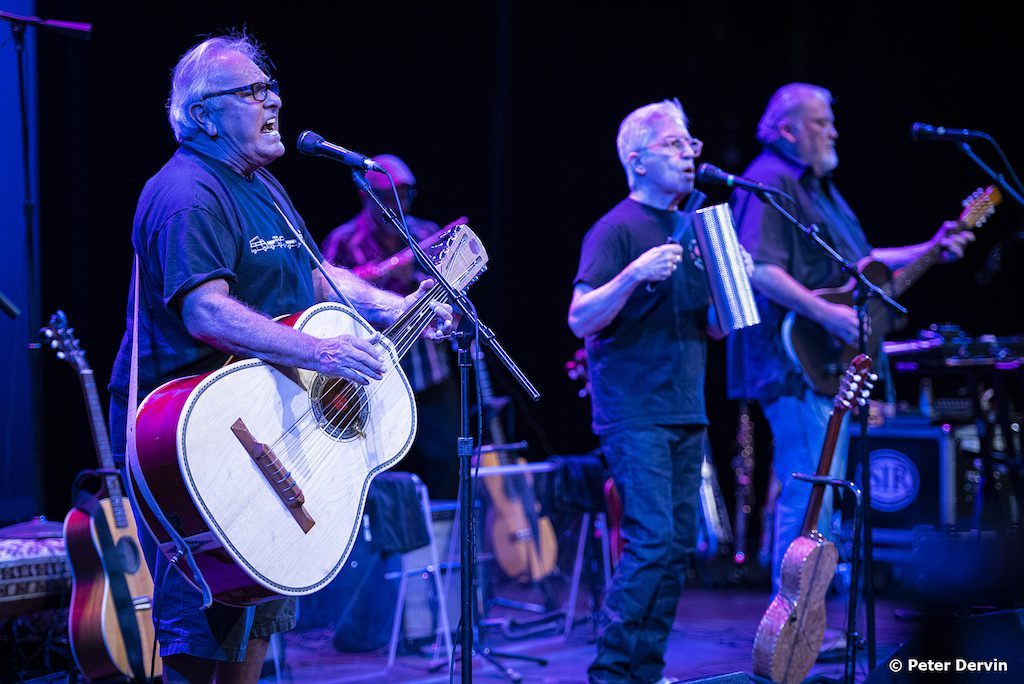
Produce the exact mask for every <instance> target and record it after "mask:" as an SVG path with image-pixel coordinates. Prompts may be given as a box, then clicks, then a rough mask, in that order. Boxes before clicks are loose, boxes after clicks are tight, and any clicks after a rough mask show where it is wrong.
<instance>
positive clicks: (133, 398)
mask: <svg viewBox="0 0 1024 684" xmlns="http://www.w3.org/2000/svg"><path fill="white" fill-rule="evenodd" d="M141 285H142V279H141V278H140V276H139V255H138V254H136V255H135V304H134V311H133V312H132V364H131V370H130V372H129V376H128V420H127V422H126V424H125V454H124V455H125V463H126V464H127V466H128V467H127V468H125V475H126V478H127V480H128V482H127V484H128V486H127V487H126V488H125V489H127V490H128V493H129V496H131V495H132V493H133V490H132V486H131V484H132V481H133V480H134V481H135V485H136V486H137V487H138V488H139V493H140V494H142V498H143V499H145V501H146V504H148V505H149V509H150V511H152V513H153V517H155V518H156V519H157V522H159V523H160V525H161V526H162V527H163V528H164V530H165V531H166V532H167V534H168V535H170V537H171V540H172V541H173V542H174V546H175V548H176V549H177V553H176V554H175V555H174V558H173V559H171V562H172V563H175V564H176V563H177V562H178V561H179V560H181V558H182V557H184V558H185V561H186V562H187V563H188V567H189V569H191V570H192V577H193V579H194V580H195V582H196V584H197V585H198V587H199V591H200V592H201V593H202V595H203V610H205V609H207V608H209V607H210V606H212V605H213V592H211V591H210V585H209V584H207V582H206V578H205V577H203V573H202V572H201V571H200V570H199V566H198V565H197V564H196V559H195V557H194V556H193V555H192V548H191V547H190V546H189V545H188V543H187V542H186V541H185V540H184V539H182V537H181V535H180V534H179V533H178V531H177V530H176V529H174V526H173V525H172V524H171V523H170V521H168V520H167V517H166V516H165V515H164V512H163V511H162V510H161V509H160V505H159V504H158V503H157V502H156V498H155V497H154V496H153V492H151V491H150V489H149V485H148V484H147V483H146V478H145V476H144V475H143V474H142V467H141V466H140V465H139V454H138V451H137V450H136V445H135V418H136V416H137V414H138V409H139V288H140V286H141ZM133 503H134V502H133ZM136 510H139V509H138V506H136Z"/></svg>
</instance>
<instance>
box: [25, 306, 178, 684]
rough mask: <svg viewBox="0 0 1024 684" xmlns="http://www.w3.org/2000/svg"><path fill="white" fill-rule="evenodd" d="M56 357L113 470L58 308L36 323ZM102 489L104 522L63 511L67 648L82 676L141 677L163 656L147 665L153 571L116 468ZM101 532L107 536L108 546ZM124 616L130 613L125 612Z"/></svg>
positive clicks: (82, 362) (153, 672) (95, 402)
mask: <svg viewBox="0 0 1024 684" xmlns="http://www.w3.org/2000/svg"><path fill="white" fill-rule="evenodd" d="M39 332H40V334H41V335H42V336H43V337H44V338H46V340H47V342H48V343H49V345H50V347H52V348H53V349H54V350H56V352H57V357H58V358H59V359H61V360H62V361H67V362H68V363H69V364H71V366H72V368H74V369H75V371H76V372H77V373H78V378H79V381H80V382H81V385H82V392H83V394H84V395H85V405H86V408H87V409H88V412H89V421H90V422H89V424H90V427H91V428H92V437H93V442H94V443H95V446H96V453H97V455H98V457H99V464H100V467H101V468H102V469H104V470H107V471H114V470H115V465H114V457H113V454H112V452H111V449H110V439H109V438H108V436H107V428H106V425H105V424H104V420H103V409H102V408H100V400H99V393H98V392H97V391H96V379H95V378H94V377H93V372H92V369H91V368H90V367H89V363H88V362H87V361H86V359H85V352H84V351H83V350H82V348H81V345H80V343H79V341H78V339H77V338H76V337H75V331H74V329H73V328H71V327H70V325H69V324H68V320H67V317H66V316H65V314H64V312H63V311H58V312H57V313H55V314H54V315H53V316H51V317H50V324H49V326H47V327H44V328H43V329H41V330H40V331H39ZM103 484H104V489H105V491H106V496H105V497H104V498H102V499H100V501H99V507H100V511H101V512H102V520H103V522H104V523H105V524H106V526H107V528H108V529H106V530H104V529H100V528H99V527H98V525H99V524H103V523H99V522H98V521H97V519H96V518H95V517H93V516H92V515H90V514H89V513H87V512H85V511H83V510H81V509H79V508H72V509H71V511H70V512H69V513H68V515H67V517H66V518H65V519H64V538H65V544H66V546H67V552H68V560H69V561H70V563H71V575H72V590H71V610H70V612H69V613H68V633H69V634H70V637H71V650H72V653H73V654H74V656H75V662H76V663H77V664H78V667H79V669H80V670H81V671H82V674H83V675H85V677H86V679H89V680H96V679H103V678H106V677H126V678H128V679H132V680H135V679H137V680H143V679H148V678H150V677H153V676H159V675H160V673H161V670H162V666H161V661H160V657H159V656H157V657H156V660H155V663H154V664H153V665H152V666H151V662H153V661H152V658H151V654H152V653H153V650H154V640H155V635H154V630H153V614H152V613H153V576H152V575H151V574H150V572H149V567H148V566H147V565H146V562H145V559H144V558H143V556H142V552H141V550H140V549H139V545H138V528H137V526H136V524H135V517H134V515H132V509H131V507H130V506H129V505H128V502H127V500H126V499H125V497H124V494H123V493H122V490H121V480H120V479H119V477H118V476H117V475H106V476H104V478H103ZM104 540H107V543H108V544H109V550H108V551H107V552H105V548H104V547H105V546H106V544H105V543H104ZM124 616H130V617H129V618H127V619H125V617H124Z"/></svg>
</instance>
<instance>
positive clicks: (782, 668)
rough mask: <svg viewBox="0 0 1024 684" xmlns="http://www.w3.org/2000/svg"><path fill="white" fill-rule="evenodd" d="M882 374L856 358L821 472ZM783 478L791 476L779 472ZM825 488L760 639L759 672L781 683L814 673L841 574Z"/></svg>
mask: <svg viewBox="0 0 1024 684" xmlns="http://www.w3.org/2000/svg"><path fill="white" fill-rule="evenodd" d="M876 379H877V376H875V375H874V374H872V373H871V358H870V357H869V356H867V355H866V354H860V355H858V356H856V357H855V358H854V359H853V361H852V362H851V363H850V367H849V368H848V369H847V371H846V373H845V374H844V376H843V379H842V380H841V381H840V386H839V391H838V392H837V393H836V396H835V398H834V399H833V402H832V415H831V417H830V418H829V421H828V430H827V431H826V433H825V443H824V445H823V446H822V448H821V458H820V459H819V460H818V470H817V474H818V475H821V476H827V475H828V474H829V470H830V469H831V468H832V454H833V452H834V451H835V448H836V441H837V440H838V439H839V428H840V426H841V424H842V422H843V416H844V415H845V414H846V412H847V411H849V410H850V409H851V408H852V407H853V405H854V404H857V405H859V406H864V405H865V404H866V403H867V399H868V395H869V393H870V391H871V389H872V387H873V383H874V381H875V380H876ZM779 475H780V476H785V474H783V473H779ZM824 495H825V485H821V484H815V485H814V486H813V488H812V490H811V497H810V501H809V502H808V504H807V515H806V516H805V517H804V526H803V531H802V532H801V534H800V536H799V537H797V538H796V539H795V540H794V541H793V543H792V544H790V545H789V548H788V549H786V555H785V556H783V558H782V586H781V588H780V589H779V593H778V594H776V595H775V598H773V599H772V602H771V604H770V605H769V606H768V610H767V611H766V612H765V614H764V617H762V618H761V623H760V625H758V628H757V635H756V636H755V637H754V654H753V661H754V662H753V668H754V674H756V675H760V676H762V677H768V678H770V679H771V680H772V681H774V682H778V684H797V683H798V682H801V681H803V679H804V677H806V676H807V673H808V672H809V671H810V669H811V666H812V665H813V664H814V661H815V659H817V657H818V649H820V648H821V641H822V638H823V637H824V635H825V592H827V591H828V587H829V584H830V583H831V582H832V576H833V575H834V574H835V570H836V563H837V562H838V559H839V552H838V551H837V550H836V547H835V544H833V543H832V542H830V541H826V540H825V538H824V537H823V536H822V535H821V532H819V531H818V529H817V526H818V516H819V515H820V514H821V502H822V499H823V497H824Z"/></svg>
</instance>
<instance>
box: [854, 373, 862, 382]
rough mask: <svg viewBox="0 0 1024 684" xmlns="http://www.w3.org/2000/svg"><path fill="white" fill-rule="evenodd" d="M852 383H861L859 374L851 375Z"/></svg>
mask: <svg viewBox="0 0 1024 684" xmlns="http://www.w3.org/2000/svg"><path fill="white" fill-rule="evenodd" d="M853 381H854V382H860V381H861V376H860V373H854V374H853Z"/></svg>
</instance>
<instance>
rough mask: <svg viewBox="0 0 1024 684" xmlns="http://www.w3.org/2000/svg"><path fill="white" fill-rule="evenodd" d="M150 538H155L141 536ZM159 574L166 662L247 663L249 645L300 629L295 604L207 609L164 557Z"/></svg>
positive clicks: (157, 614)
mask: <svg viewBox="0 0 1024 684" xmlns="http://www.w3.org/2000/svg"><path fill="white" fill-rule="evenodd" d="M140 536H144V537H148V536H149V535H146V534H144V535H140ZM158 556H159V557H158V558H157V562H156V569H157V572H156V573H154V575H153V577H154V580H153V581H154V584H155V585H156V588H155V591H154V593H155V594H156V596H155V602H154V606H153V620H154V623H155V624H156V638H157V639H158V640H159V641H160V655H161V657H166V656H171V655H178V654H182V653H184V654H187V655H191V656H195V657H197V658H206V659H208V660H219V661H226V662H242V661H244V660H245V650H246V646H247V645H248V643H249V639H259V638H262V637H268V636H270V635H271V634H276V633H278V632H287V631H288V630H290V629H292V628H293V627H295V622H296V616H297V615H296V614H297V611H298V603H297V601H296V599H294V598H282V599H276V600H274V601H267V602H266V603H261V604H259V605H257V606H250V607H247V608H237V607H235V606H227V605H224V604H222V603H217V602H214V603H213V605H212V606H210V607H209V608H207V609H206V610H203V609H202V606H203V596H202V594H201V593H200V592H199V591H198V590H197V589H196V588H195V587H193V586H192V585H191V584H189V582H188V580H186V579H185V577H184V575H182V574H181V573H180V572H179V571H178V570H177V569H176V568H172V567H171V566H170V564H169V563H168V562H167V559H166V558H164V556H163V554H158Z"/></svg>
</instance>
